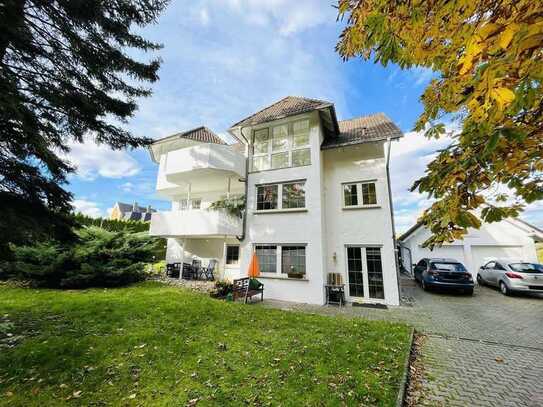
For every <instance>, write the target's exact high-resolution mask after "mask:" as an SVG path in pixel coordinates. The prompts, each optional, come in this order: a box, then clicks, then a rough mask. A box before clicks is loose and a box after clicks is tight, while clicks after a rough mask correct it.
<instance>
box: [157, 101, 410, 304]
mask: <svg viewBox="0 0 543 407" xmlns="http://www.w3.org/2000/svg"><path fill="white" fill-rule="evenodd" d="M300 129H301V130H300ZM259 131H260V133H259ZM276 131H277V133H278V134H279V133H280V132H284V133H282V134H284V137H285V140H286V139H288V140H289V141H288V142H287V143H286V144H285V145H288V147H283V146H282V145H281V144H280V142H278V143H279V144H278V145H279V147H277V146H276V145H275V144H273V143H275V139H274V138H273V137H272V138H270V139H269V146H268V145H266V144H265V143H262V142H261V143H260V144H259V147H258V148H257V147H253V145H252V143H253V142H252V141H250V142H249V143H250V145H245V142H244V143H243V144H244V147H245V148H244V149H243V148H239V145H237V146H236V147H235V148H234V147H232V146H224V145H216V144H208V143H200V144H195V143H194V142H193V141H190V142H189V141H187V142H186V143H185V144H183V142H180V141H179V139H175V141H164V142H161V144H160V146H159V148H155V149H154V150H153V152H152V156H153V159H154V160H155V161H156V162H157V163H159V172H158V178H157V192H159V193H160V194H161V195H162V196H164V197H167V198H168V199H169V200H171V201H172V210H171V211H168V212H159V213H157V214H156V215H153V218H152V221H151V229H150V233H151V234H152V235H155V236H163V237H167V238H168V249H167V255H166V257H167V258H166V260H167V261H168V262H186V263H189V262H190V261H191V260H192V259H196V258H197V259H201V260H202V262H203V263H204V264H205V263H206V261H208V260H210V259H216V260H218V261H219V269H218V271H217V273H216V276H217V277H218V278H224V279H230V280H231V279H235V278H238V277H242V276H246V275H247V269H248V266H249V262H250V260H251V257H252V255H253V253H255V252H256V253H257V255H258V256H259V262H260V268H261V271H262V273H261V276H260V277H259V280H261V281H262V282H263V283H264V287H265V289H264V297H265V298H272V299H279V300H286V301H295V302H304V303H312V304H323V303H324V302H325V284H326V283H327V276H328V273H338V274H340V275H341V276H342V280H343V283H344V284H345V294H346V297H347V300H349V301H358V302H370V303H375V302H379V303H385V304H389V305H398V304H399V292H398V273H397V270H396V262H395V250H394V239H393V227H392V218H391V207H390V205H391V204H390V201H389V192H388V184H387V182H388V179H387V171H386V157H385V151H386V145H387V142H385V141H383V140H378V141H373V142H364V143H359V144H356V145H350V146H344V147H339V148H331V149H326V150H322V149H321V145H322V144H323V141H324V139H325V129H324V127H323V123H322V116H321V115H319V112H318V111H316V110H314V111H309V112H306V113H302V114H298V115H293V116H288V117H285V118H281V119H278V120H273V121H268V122H265V123H260V124H258V125H255V126H245V127H243V128H242V129H241V130H240V133H239V134H238V138H240V139H242V138H243V139H245V140H253V139H255V137H256V136H255V134H261V133H262V134H264V133H265V134H269V135H270V137H271V135H272V134H275V132H276ZM287 133H288V136H287ZM263 139H266V138H265V137H263ZM259 140H260V139H259ZM169 145H170V146H171V147H168V146H169ZM300 145H301V147H300ZM152 148H153V147H152ZM267 149H269V150H267ZM243 150H245V153H243V152H242V151H243ZM257 150H259V152H260V155H261V156H262V157H263V158H262V160H261V161H258V160H259V158H258V157H255V162H258V163H259V164H258V165H269V166H273V165H274V164H270V162H272V163H273V162H275V161H273V160H276V159H277V160H281V161H279V162H280V164H279V165H278V166H286V168H275V169H263V170H259V171H256V170H254V168H255V167H253V164H252V163H253V155H254V154H253V151H255V152H256V151H257ZM277 150H278V151H279V152H277ZM263 151H269V156H267V155H266V154H267V152H263ZM245 163H248V166H249V167H248V168H247V172H246V169H245V165H246V164H245ZM263 163H264V164H263ZM255 165H257V164H255ZM245 182H246V183H247V185H245ZM351 185H354V186H351ZM245 188H246V191H247V195H246V209H245V225H244V222H243V221H242V219H240V218H235V217H233V216H231V215H228V214H227V213H225V212H224V211H214V210H209V209H208V208H209V206H210V205H211V203H212V202H214V201H216V200H218V199H222V198H224V197H225V196H233V195H240V194H244V192H245ZM346 188H347V189H349V191H351V195H352V196H349V198H346V196H345V190H346ZM300 191H302V192H300ZM352 191H354V192H352ZM300 194H301V195H300ZM347 199H349V202H348V205H346V202H347V201H346V200H347ZM195 200H196V201H195ZM191 203H192V204H193V205H194V206H196V208H192V207H191ZM238 245H239V249H235V246H238ZM236 250H237V252H238V257H237V258H236ZM227 257H228V258H227ZM354 280H356V282H355V281H354ZM355 283H356V284H355Z"/></svg>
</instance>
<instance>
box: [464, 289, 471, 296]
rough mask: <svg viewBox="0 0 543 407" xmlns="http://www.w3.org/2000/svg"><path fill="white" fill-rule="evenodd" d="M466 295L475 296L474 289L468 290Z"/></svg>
mask: <svg viewBox="0 0 543 407" xmlns="http://www.w3.org/2000/svg"><path fill="white" fill-rule="evenodd" d="M464 293H466V295H473V288H468V289H467V290H466V291H464Z"/></svg>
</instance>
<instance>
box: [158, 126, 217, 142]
mask: <svg viewBox="0 0 543 407" xmlns="http://www.w3.org/2000/svg"><path fill="white" fill-rule="evenodd" d="M178 138H184V139H188V140H193V141H198V142H200V143H211V144H226V143H225V142H224V141H223V140H222V139H221V138H220V137H219V136H217V135H216V134H215V133H213V131H211V130H210V129H208V128H207V127H205V126H200V127H196V128H194V129H191V130H187V131H182V132H180V133H176V134H174V135H171V136H168V137H164V138H161V139H158V140H156V141H155V142H154V143H152V144H156V143H162V142H165V141H170V140H175V139H178Z"/></svg>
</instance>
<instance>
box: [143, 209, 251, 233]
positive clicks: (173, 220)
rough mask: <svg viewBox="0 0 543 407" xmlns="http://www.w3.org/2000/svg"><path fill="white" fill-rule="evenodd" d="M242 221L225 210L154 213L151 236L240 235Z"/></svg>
mask: <svg viewBox="0 0 543 407" xmlns="http://www.w3.org/2000/svg"><path fill="white" fill-rule="evenodd" d="M241 228H242V221H241V219H240V218H239V217H236V216H232V215H230V214H228V213H227V212H226V211H225V210H222V209H218V210H207V209H191V210H184V211H165V212H156V213H153V215H152V217H151V227H150V229H149V234H150V235H151V236H162V237H183V236H187V237H190V236H202V237H204V236H217V235H218V236H225V235H226V236H239V235H241Z"/></svg>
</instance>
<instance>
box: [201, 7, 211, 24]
mask: <svg viewBox="0 0 543 407" xmlns="http://www.w3.org/2000/svg"><path fill="white" fill-rule="evenodd" d="M200 23H201V24H202V25H203V26H207V25H209V12H208V11H207V8H205V7H204V8H202V9H201V10H200Z"/></svg>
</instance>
